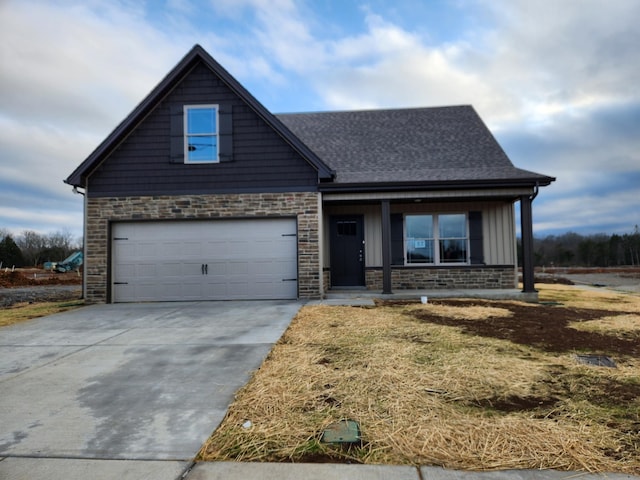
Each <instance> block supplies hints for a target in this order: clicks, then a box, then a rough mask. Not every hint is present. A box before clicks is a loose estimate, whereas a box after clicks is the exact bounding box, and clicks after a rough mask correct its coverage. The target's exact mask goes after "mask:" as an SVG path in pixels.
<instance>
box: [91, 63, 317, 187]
mask: <svg viewBox="0 0 640 480" xmlns="http://www.w3.org/2000/svg"><path fill="white" fill-rule="evenodd" d="M195 104H218V105H221V106H222V105H225V106H231V110H232V119H233V120H232V121H233V157H232V159H231V160H230V161H225V162H221V163H216V164H202V165H194V164H189V165H185V164H184V163H172V162H171V161H170V127H171V124H170V116H171V111H172V108H175V106H182V105H195ZM317 183H318V175H317V171H316V170H315V168H314V167H312V166H311V165H310V164H309V163H308V162H307V161H306V160H304V159H303V158H302V157H301V156H300V155H299V154H298V153H297V152H296V151H295V150H294V149H293V148H291V147H290V146H289V144H287V143H286V142H285V140H284V139H282V138H281V137H280V136H279V135H278V134H277V133H275V132H274V131H273V129H272V128H271V127H269V126H268V125H267V124H266V123H265V122H264V121H263V120H262V119H261V118H260V117H259V116H258V115H257V114H256V113H255V112H254V111H253V110H252V109H251V108H250V107H249V106H248V105H247V104H246V103H245V102H244V101H243V100H242V99H241V98H239V97H238V96H237V95H235V94H234V93H233V92H232V91H231V90H230V89H229V88H228V87H227V86H226V85H225V84H224V83H223V82H222V81H221V80H220V79H219V78H218V77H217V76H216V75H215V74H214V73H213V72H212V71H211V70H210V69H209V68H207V67H206V66H205V65H203V64H202V63H199V64H198V65H196V66H195V67H194V68H193V69H192V70H191V71H190V72H189V73H188V74H187V75H186V76H185V78H183V79H182V81H181V82H180V83H178V84H177V86H176V87H175V88H174V89H173V90H172V91H171V92H170V93H169V94H168V95H167V96H166V97H165V98H164V99H163V100H162V101H161V102H160V103H159V104H158V106H157V107H156V108H155V109H154V110H153V111H152V112H151V113H150V114H149V115H148V116H147V117H146V118H145V119H144V120H142V122H141V123H139V124H138V125H137V126H136V127H135V128H134V129H133V131H132V132H131V133H130V135H129V136H128V137H127V138H126V139H125V140H124V141H123V142H122V143H121V144H120V145H119V146H118V147H117V148H116V149H115V150H114V151H113V152H112V153H111V155H110V156H109V157H108V158H107V159H106V161H104V162H103V163H102V164H101V165H100V166H99V167H98V168H97V169H96V170H95V171H94V172H92V174H91V175H90V178H89V186H90V188H89V189H88V191H89V192H90V193H89V194H90V196H92V197H107V196H127V195H170V194H206V193H240V192H271V191H275V192H277V191H315V190H316V189H317Z"/></svg>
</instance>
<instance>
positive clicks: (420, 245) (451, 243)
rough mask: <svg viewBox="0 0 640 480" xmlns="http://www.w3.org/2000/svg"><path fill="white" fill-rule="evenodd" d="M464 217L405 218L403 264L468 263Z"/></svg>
mask: <svg viewBox="0 0 640 480" xmlns="http://www.w3.org/2000/svg"><path fill="white" fill-rule="evenodd" d="M468 244H469V238H468V234H467V217H466V215H464V214H441V215H435V214H433V215H432V214H428V215H406V216H405V263H406V264H407V265H411V264H425V263H429V264H448V263H467V262H468V251H469V248H468Z"/></svg>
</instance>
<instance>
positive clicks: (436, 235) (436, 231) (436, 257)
mask: <svg viewBox="0 0 640 480" xmlns="http://www.w3.org/2000/svg"><path fill="white" fill-rule="evenodd" d="M420 215H431V216H432V217H433V262H432V263H429V262H423V263H418V262H412V263H408V262H407V217H411V216H414V217H415V216H420ZM440 215H464V220H465V229H466V233H467V235H466V244H467V245H466V251H467V259H466V261H464V262H441V261H440V225H439V222H440ZM451 238H454V237H451ZM402 239H403V242H402V246H403V249H404V265H405V266H407V267H416V266H417V267H419V266H425V265H429V266H442V265H446V266H456V265H470V264H471V250H470V248H471V240H470V238H469V214H468V212H439V213H433V212H411V213H405V214H403V219H402Z"/></svg>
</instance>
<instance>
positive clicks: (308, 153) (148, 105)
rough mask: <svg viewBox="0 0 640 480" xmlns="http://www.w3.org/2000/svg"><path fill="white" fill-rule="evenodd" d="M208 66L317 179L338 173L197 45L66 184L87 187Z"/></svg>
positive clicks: (75, 171) (67, 179) (329, 177)
mask: <svg viewBox="0 0 640 480" xmlns="http://www.w3.org/2000/svg"><path fill="white" fill-rule="evenodd" d="M198 61H200V62H202V63H203V64H204V65H206V66H207V67H208V68H209V69H210V70H211V71H212V72H213V73H214V74H215V75H216V76H217V77H218V78H219V79H220V80H221V81H222V82H224V83H225V84H226V85H227V87H229V88H230V89H231V90H232V91H233V92H234V93H235V94H236V95H238V96H239V97H240V98H241V99H242V100H243V101H244V102H245V103H246V104H247V105H248V106H249V107H250V108H251V109H252V110H253V111H254V112H255V113H256V114H257V115H258V116H259V117H261V118H262V119H263V120H264V121H265V122H266V123H267V124H268V125H269V126H270V127H271V128H273V130H274V131H275V132H276V133H277V134H278V135H280V136H281V137H282V138H283V139H284V140H285V141H286V142H287V143H288V144H289V145H290V146H291V147H292V148H293V149H294V150H296V151H297V152H298V153H299V154H300V155H301V156H302V157H303V158H305V159H306V160H307V162H309V163H310V164H311V165H312V166H313V167H314V168H315V169H316V170H317V171H318V178H320V179H323V180H324V179H331V178H333V177H334V175H335V173H334V172H333V171H332V170H331V169H330V168H329V167H328V166H327V165H326V164H325V163H324V162H323V161H322V160H321V159H320V158H319V157H318V156H317V155H316V154H315V153H314V152H313V151H312V150H311V149H309V147H308V146H307V145H305V144H304V143H303V142H302V141H301V140H300V139H299V138H298V137H296V136H295V135H294V134H293V133H292V132H291V131H290V130H289V129H288V128H287V127H286V126H285V125H284V124H283V123H282V122H281V121H280V120H278V119H277V118H276V117H275V116H274V115H273V114H272V113H271V112H270V111H269V110H267V108H266V107H264V105H262V104H261V103H260V102H259V101H258V100H257V99H256V98H255V97H254V96H253V95H252V94H251V93H249V91H248V90H247V89H245V88H244V87H243V86H242V85H241V84H240V83H239V82H238V81H237V80H236V79H235V78H234V77H233V76H232V75H231V74H230V73H229V72H228V71H227V70H226V69H225V68H224V67H222V65H220V64H219V63H218V62H217V61H216V60H215V59H214V58H213V57H212V56H211V55H210V54H209V53H208V52H207V51H206V50H205V49H204V48H203V47H202V46H201V45H199V44H197V43H196V44H195V45H194V46H193V47H192V48H191V50H189V52H187V54H186V55H185V56H184V57H183V58H182V59H181V60H180V61H179V62H178V63H177V64H176V66H175V67H173V69H171V70H170V71H169V73H168V74H167V75H166V76H165V77H164V78H163V79H162V81H161V82H160V83H159V84H158V85H156V87H155V88H154V89H153V90H152V91H151V92H150V93H149V94H148V95H147V96H146V97H145V98H144V100H142V102H140V103H139V104H138V105H137V106H136V107H135V108H134V109H133V111H132V112H131V113H130V114H129V115H128V116H127V117H126V118H125V119H124V120H123V121H122V122H121V123H120V124H119V125H118V126H117V127H116V128H115V129H114V130H113V131H112V132H111V133H110V134H109V135H108V136H107V138H105V139H104V141H103V142H102V143H101V144H100V145H98V147H97V148H96V149H95V150H94V151H93V152H92V153H91V154H90V155H89V156H88V157H87V158H86V159H85V160H84V161H83V162H82V163H81V164H80V165H79V166H78V167H77V168H76V169H75V170H74V171H73V173H72V174H71V175H69V177H67V178H66V179H65V180H64V182H65V183H67V184H69V185H73V186H76V187H85V186H86V184H85V180H86V178H87V176H88V175H90V174H91V172H93V171H94V170H95V168H96V167H97V166H98V165H100V164H101V163H102V162H103V161H104V160H105V159H106V158H107V157H108V156H109V155H110V154H111V152H112V151H113V150H114V149H115V148H116V147H117V146H118V145H119V144H120V143H121V142H122V141H123V140H124V139H125V138H127V137H128V136H129V134H130V133H131V132H132V131H133V130H134V129H135V128H136V127H137V126H138V125H139V123H140V122H141V121H142V120H143V119H144V118H145V117H146V116H147V115H148V114H149V113H150V112H151V111H152V110H153V109H154V108H155V107H156V106H157V105H158V103H159V102H160V101H162V99H163V98H164V97H165V96H166V95H167V94H168V93H169V92H171V91H172V90H173V89H174V88H175V87H176V85H177V84H178V83H179V82H180V81H181V80H182V79H183V78H184V76H185V75H186V74H187V73H188V72H189V71H190V70H191V69H192V68H193V66H194V65H195V63H196V62H198Z"/></svg>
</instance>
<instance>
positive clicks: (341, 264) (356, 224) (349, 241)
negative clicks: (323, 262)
mask: <svg viewBox="0 0 640 480" xmlns="http://www.w3.org/2000/svg"><path fill="white" fill-rule="evenodd" d="M329 230H330V231H329V233H330V242H331V243H330V252H331V258H330V260H331V286H333V287H358V286H363V285H364V284H365V282H364V219H363V216H362V215H348V216H346V215H340V216H333V217H330V219H329Z"/></svg>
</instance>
